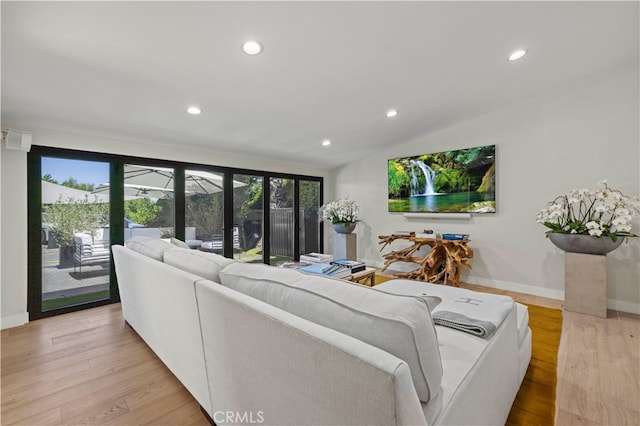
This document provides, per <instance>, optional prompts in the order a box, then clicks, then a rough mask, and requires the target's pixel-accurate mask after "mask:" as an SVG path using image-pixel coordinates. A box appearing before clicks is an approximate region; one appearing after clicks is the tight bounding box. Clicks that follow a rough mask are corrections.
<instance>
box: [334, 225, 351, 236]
mask: <svg viewBox="0 0 640 426" xmlns="http://www.w3.org/2000/svg"><path fill="white" fill-rule="evenodd" d="M354 229H356V224H355V223H349V224H344V223H334V224H333V230H334V231H336V232H337V233H338V234H350V233H352V232H353V230H354Z"/></svg>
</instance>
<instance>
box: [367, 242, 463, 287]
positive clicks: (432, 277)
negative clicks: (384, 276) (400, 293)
mask: <svg viewBox="0 0 640 426" xmlns="http://www.w3.org/2000/svg"><path fill="white" fill-rule="evenodd" d="M378 239H379V240H380V241H378V244H384V245H383V246H382V247H381V248H380V251H382V250H384V248H385V247H386V246H387V245H388V244H391V243H392V242H393V241H395V240H407V241H410V242H412V243H413V245H412V246H409V247H406V248H403V249H400V250H396V251H392V252H389V253H387V254H384V255H383V258H384V259H385V262H384V268H382V270H383V271H384V270H385V269H387V267H388V266H389V265H391V264H392V263H394V262H410V263H417V264H418V265H420V266H419V267H418V268H417V269H415V270H413V271H411V272H398V273H396V274H394V275H395V276H396V277H399V278H408V279H411V280H419V281H427V282H430V283H438V282H442V284H444V285H452V286H454V287H460V272H461V270H462V266H463V265H464V266H467V267H469V268H471V264H470V263H469V259H470V258H472V257H473V250H471V249H470V248H469V246H468V245H467V243H468V242H469V241H468V240H443V239H440V238H420V237H415V236H410V235H380V236H378ZM423 246H429V247H431V250H430V251H429V252H428V253H427V254H426V255H425V256H423V257H420V256H415V254H416V252H417V251H418V250H420V249H421V248H422V247H423Z"/></svg>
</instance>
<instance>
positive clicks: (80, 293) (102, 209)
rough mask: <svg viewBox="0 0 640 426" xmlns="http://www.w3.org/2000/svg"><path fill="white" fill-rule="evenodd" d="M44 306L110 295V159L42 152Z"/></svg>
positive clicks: (61, 305)
mask: <svg viewBox="0 0 640 426" xmlns="http://www.w3.org/2000/svg"><path fill="white" fill-rule="evenodd" d="M41 169H42V176H41V185H42V208H41V212H42V241H41V243H42V276H41V278H42V300H41V301H42V312H46V311H51V310H55V309H62V308H66V307H69V306H75V305H80V304H84V303H89V302H95V301H98V300H104V299H109V298H110V290H109V271H110V263H111V261H110V249H109V247H110V245H109V191H108V189H107V190H106V191H102V192H99V193H98V192H96V189H97V188H98V187H99V186H100V185H102V184H104V183H105V182H109V163H107V162H99V161H82V160H71V159H62V158H53V157H42V161H41Z"/></svg>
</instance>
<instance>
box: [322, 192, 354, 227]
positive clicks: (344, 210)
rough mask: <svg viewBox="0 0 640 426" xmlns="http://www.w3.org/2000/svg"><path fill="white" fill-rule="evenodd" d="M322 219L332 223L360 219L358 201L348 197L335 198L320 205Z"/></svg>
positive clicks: (352, 221)
mask: <svg viewBox="0 0 640 426" xmlns="http://www.w3.org/2000/svg"><path fill="white" fill-rule="evenodd" d="M320 211H321V212H322V219H323V220H329V221H331V223H344V224H347V225H348V224H351V223H356V222H357V221H358V203H356V202H355V201H353V200H349V199H348V198H344V199H340V200H335V201H332V202H330V203H326V204H324V205H323V206H322V207H320Z"/></svg>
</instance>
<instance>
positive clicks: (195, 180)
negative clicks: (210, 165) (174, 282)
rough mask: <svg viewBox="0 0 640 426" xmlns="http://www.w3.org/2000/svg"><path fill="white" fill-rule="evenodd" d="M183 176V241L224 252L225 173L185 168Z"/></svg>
mask: <svg viewBox="0 0 640 426" xmlns="http://www.w3.org/2000/svg"><path fill="white" fill-rule="evenodd" d="M184 180H185V185H184V186H185V209H184V214H185V230H184V241H185V242H186V243H187V245H188V246H189V247H191V248H194V249H199V250H203V251H208V252H211V253H216V254H220V255H221V254H223V253H224V243H223V240H224V234H223V231H224V174H223V173H213V172H210V171H203V170H190V169H187V170H186V171H185V178H184ZM235 231H236V230H235V229H234V238H236V240H235V242H236V243H238V240H237V233H236V232H235ZM238 248H239V246H238Z"/></svg>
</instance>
